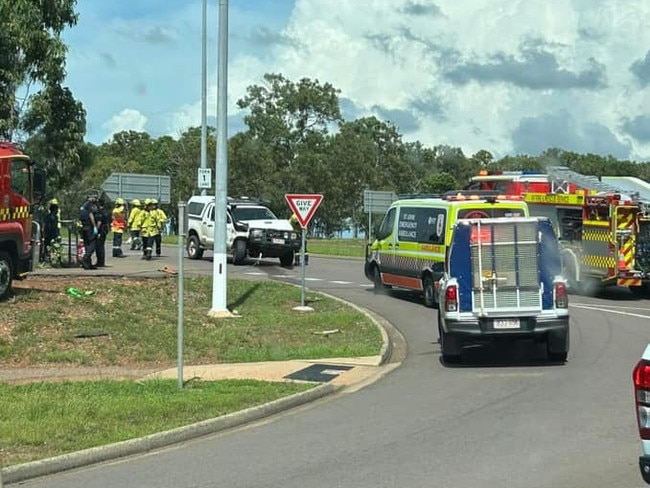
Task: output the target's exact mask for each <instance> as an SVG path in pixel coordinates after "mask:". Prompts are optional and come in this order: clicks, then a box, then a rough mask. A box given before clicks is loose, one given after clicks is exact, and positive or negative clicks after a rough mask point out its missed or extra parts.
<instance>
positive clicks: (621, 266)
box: [618, 251, 627, 269]
mask: <svg viewBox="0 0 650 488" xmlns="http://www.w3.org/2000/svg"><path fill="white" fill-rule="evenodd" d="M626 268H627V264H626V263H625V254H623V251H619V252H618V269H626Z"/></svg>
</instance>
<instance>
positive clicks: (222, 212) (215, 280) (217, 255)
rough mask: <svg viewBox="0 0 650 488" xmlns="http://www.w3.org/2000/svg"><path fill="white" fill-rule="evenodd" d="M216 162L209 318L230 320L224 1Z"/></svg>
mask: <svg viewBox="0 0 650 488" xmlns="http://www.w3.org/2000/svg"><path fill="white" fill-rule="evenodd" d="M218 65H219V69H218V80H217V161H216V168H215V169H216V171H215V172H216V173H217V175H216V184H215V189H216V191H215V203H214V210H215V212H214V214H215V217H214V252H213V254H214V261H213V270H212V308H211V309H210V311H209V312H208V315H210V316H211V317H232V316H233V314H231V313H230V311H229V310H228V308H227V307H226V305H227V291H228V290H227V277H228V276H227V264H228V262H227V255H226V238H227V237H226V212H227V207H228V106H227V103H228V0H219V58H218Z"/></svg>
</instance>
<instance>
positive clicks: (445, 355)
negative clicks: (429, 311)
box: [438, 309, 463, 364]
mask: <svg viewBox="0 0 650 488" xmlns="http://www.w3.org/2000/svg"><path fill="white" fill-rule="evenodd" d="M441 322H442V320H441V319H440V309H438V338H439V339H438V341H439V342H440V353H441V354H442V362H443V363H445V364H458V363H460V362H461V359H462V351H463V345H462V343H461V341H460V338H458V337H457V336H454V335H452V334H450V333H449V332H445V331H444V330H442V325H441Z"/></svg>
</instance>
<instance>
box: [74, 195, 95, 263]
mask: <svg viewBox="0 0 650 488" xmlns="http://www.w3.org/2000/svg"><path fill="white" fill-rule="evenodd" d="M96 211H97V195H96V194H94V193H89V194H88V198H87V199H86V201H85V202H84V203H83V205H81V207H80V208H79V225H80V227H81V237H82V239H83V244H84V256H83V259H82V261H81V264H82V266H83V268H84V269H97V266H94V265H93V264H92V261H91V259H92V255H93V253H95V250H96V245H97V235H98V234H99V229H98V228H97V223H96V222H95V212H96Z"/></svg>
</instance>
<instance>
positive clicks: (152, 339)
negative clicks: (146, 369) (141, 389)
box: [0, 277, 381, 367]
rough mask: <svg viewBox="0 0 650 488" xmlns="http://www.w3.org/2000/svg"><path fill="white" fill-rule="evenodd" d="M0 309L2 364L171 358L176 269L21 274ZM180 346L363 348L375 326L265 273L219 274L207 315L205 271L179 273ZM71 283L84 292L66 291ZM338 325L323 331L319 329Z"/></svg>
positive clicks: (226, 357) (190, 358) (273, 353)
mask: <svg viewBox="0 0 650 488" xmlns="http://www.w3.org/2000/svg"><path fill="white" fill-rule="evenodd" d="M18 286H24V287H27V286H30V287H31V288H24V289H22V290H20V289H19V290H18V293H17V296H16V298H15V300H14V301H13V303H10V304H8V306H4V307H2V308H1V309H0V324H2V325H1V326H0V367H3V366H11V365H22V366H25V365H43V364H72V365H90V366H102V365H118V366H119V365H124V364H129V365H131V364H141V365H143V366H157V365H169V364H173V361H175V358H176V347H177V345H176V329H177V323H178V312H177V311H178V307H177V303H176V286H177V283H176V279H175V278H163V279H139V280H135V279H107V278H95V279H87V278H86V279H83V278H76V279H75V278H70V277H68V278H65V279H54V278H48V279H43V278H37V277H31V278H29V279H28V280H27V281H25V282H23V283H19V284H18ZM184 286H185V294H184V302H185V307H184V317H185V320H184V354H185V360H186V361H187V362H188V363H191V364H212V363H222V362H254V361H278V360H287V359H318V358H324V357H353V356H370V355H375V354H377V353H378V352H379V349H380V347H381V336H380V334H379V331H378V330H377V329H376V327H375V326H374V325H373V324H372V322H371V321H370V320H369V319H368V318H367V317H366V316H365V315H364V314H362V313H361V312H359V311H357V310H355V309H353V308H351V307H349V306H347V305H345V304H343V303H341V302H339V301H337V300H333V299H330V298H327V297H323V296H322V295H320V294H317V293H312V292H307V294H306V298H305V301H306V303H307V304H308V305H310V306H311V307H312V308H313V309H314V312H311V313H300V312H296V311H295V310H293V308H294V307H296V306H297V305H300V289H299V288H296V287H294V286H290V285H285V284H282V283H278V282H270V281H251V280H229V281H228V301H227V303H228V308H229V310H230V311H232V312H235V311H236V312H237V313H238V314H239V317H233V318H211V317H208V315H207V312H208V310H210V307H211V301H212V280H211V279H210V278H188V279H186V280H185V283H184ZM70 287H74V288H75V289H76V290H78V291H79V292H81V293H86V292H89V293H92V294H90V295H87V296H80V297H75V296H70V295H69V294H68V293H67V292H66V291H67V290H68V289H69V288H70ZM331 330H338V331H340V332H338V333H335V334H331V335H325V336H324V335H320V334H319V332H322V331H331Z"/></svg>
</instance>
